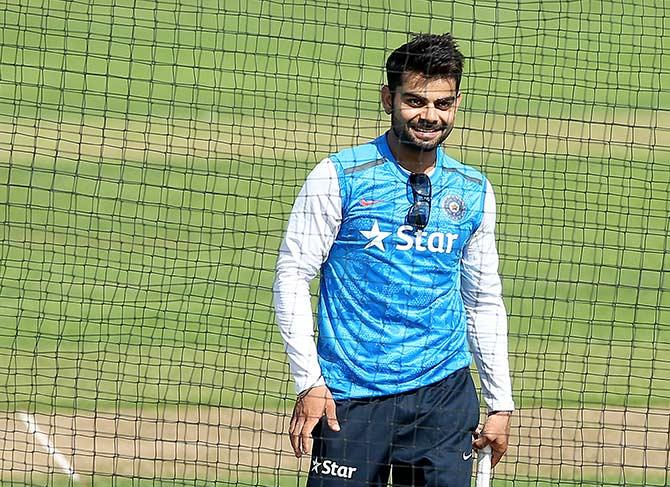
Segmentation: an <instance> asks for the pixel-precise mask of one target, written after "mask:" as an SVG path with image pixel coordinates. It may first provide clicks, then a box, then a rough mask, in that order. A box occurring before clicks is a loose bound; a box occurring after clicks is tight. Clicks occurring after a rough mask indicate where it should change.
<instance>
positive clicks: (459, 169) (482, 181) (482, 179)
mask: <svg viewBox="0 0 670 487" xmlns="http://www.w3.org/2000/svg"><path fill="white" fill-rule="evenodd" d="M441 156H442V161H443V167H444V171H446V172H449V173H454V174H457V175H459V176H461V177H462V178H463V179H465V180H466V181H468V182H470V183H473V184H476V185H479V186H481V187H482V189H483V190H486V187H487V186H488V181H487V179H486V176H484V174H483V173H482V172H481V171H480V170H478V169H475V168H474V167H472V166H468V165H467V164H463V163H462V162H460V161H457V160H456V159H454V158H453V157H450V156H449V155H447V154H446V153H445V152H444V151H442V152H441Z"/></svg>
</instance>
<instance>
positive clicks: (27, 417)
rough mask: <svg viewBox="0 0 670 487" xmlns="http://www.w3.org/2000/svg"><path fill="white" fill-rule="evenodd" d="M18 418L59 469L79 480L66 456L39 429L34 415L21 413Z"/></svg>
mask: <svg viewBox="0 0 670 487" xmlns="http://www.w3.org/2000/svg"><path fill="white" fill-rule="evenodd" d="M20 418H21V420H22V421H23V422H24V423H25V425H26V427H27V428H28V433H30V434H31V435H33V436H34V437H35V439H36V440H37V441H38V442H39V443H40V444H41V445H42V447H43V448H44V449H45V450H46V451H47V453H48V454H49V455H51V456H53V458H54V462H56V464H57V465H58V466H59V467H60V468H61V470H62V471H63V472H65V473H66V474H68V475H69V476H70V478H72V480H74V481H75V482H79V481H80V480H81V478H80V477H79V475H78V474H77V473H76V472H75V471H74V469H73V468H72V467H71V466H70V462H68V461H67V458H65V457H64V456H63V455H62V454H61V453H59V452H58V450H56V448H55V447H54V445H53V443H51V440H49V437H48V436H47V435H45V434H44V433H42V432H41V431H40V429H39V427H38V426H37V422H36V421H35V417H34V416H33V415H32V414H29V413H21V414H20Z"/></svg>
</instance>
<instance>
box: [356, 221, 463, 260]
mask: <svg viewBox="0 0 670 487" xmlns="http://www.w3.org/2000/svg"><path fill="white" fill-rule="evenodd" d="M359 231H360V232H361V234H363V236H364V237H365V238H366V239H367V240H368V242H367V244H366V245H365V248H366V249H369V248H370V247H375V248H377V249H379V250H381V251H382V252H386V246H385V245H384V240H385V239H386V238H387V237H389V236H390V235H392V232H383V231H382V230H381V229H380V228H379V223H378V222H377V220H375V221H374V223H373V224H372V228H371V229H370V230H359ZM395 236H396V237H397V238H398V239H399V240H400V241H401V242H402V243H396V245H395V248H396V250H410V249H414V250H418V251H419V252H426V251H427V252H432V253H442V254H450V253H451V251H452V250H453V246H454V242H455V241H456V240H457V239H458V234H457V233H443V232H433V233H426V232H424V231H423V230H419V231H416V232H415V231H414V229H413V228H412V227H411V226H410V225H402V226H400V227H398V229H397V230H396V231H395Z"/></svg>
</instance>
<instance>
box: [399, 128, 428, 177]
mask: <svg viewBox="0 0 670 487" xmlns="http://www.w3.org/2000/svg"><path fill="white" fill-rule="evenodd" d="M386 141H387V142H388V145H389V149H391V153H392V154H393V157H395V159H396V161H398V164H400V165H401V166H402V167H404V168H405V169H407V170H408V171H410V172H413V173H426V172H428V171H430V170H431V169H432V168H434V167H435V161H436V160H437V148H435V149H431V150H428V151H423V150H420V149H417V148H415V147H412V146H408V145H407V144H403V143H402V142H400V139H398V136H397V135H396V134H395V132H394V131H393V129H391V130H389V131H388V132H387V133H386Z"/></svg>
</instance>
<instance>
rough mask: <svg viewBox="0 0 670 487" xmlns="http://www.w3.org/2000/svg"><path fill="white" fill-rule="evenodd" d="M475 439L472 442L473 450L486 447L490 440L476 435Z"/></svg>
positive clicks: (484, 436)
mask: <svg viewBox="0 0 670 487" xmlns="http://www.w3.org/2000/svg"><path fill="white" fill-rule="evenodd" d="M476 438H477V439H476V440H475V441H473V442H472V448H475V449H476V450H481V449H482V448H484V447H485V446H486V445H488V444H490V443H491V439H490V438H489V437H488V436H486V435H479V434H478V435H477V437H476Z"/></svg>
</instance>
